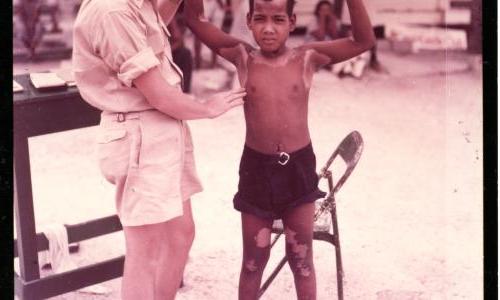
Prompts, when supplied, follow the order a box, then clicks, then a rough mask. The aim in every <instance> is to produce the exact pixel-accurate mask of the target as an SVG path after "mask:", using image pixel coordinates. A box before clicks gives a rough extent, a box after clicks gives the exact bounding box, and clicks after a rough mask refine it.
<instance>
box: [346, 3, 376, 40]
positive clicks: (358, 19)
mask: <svg viewBox="0 0 500 300" xmlns="http://www.w3.org/2000/svg"><path fill="white" fill-rule="evenodd" d="M346 2H347V6H348V7H349V15H350V18H351V25H352V34H353V37H354V40H355V41H356V42H357V43H360V44H362V45H372V44H374V43H375V34H374V33H373V28H372V24H371V23H370V18H369V16H368V13H367V12H366V8H365V6H364V4H363V2H362V0H346Z"/></svg>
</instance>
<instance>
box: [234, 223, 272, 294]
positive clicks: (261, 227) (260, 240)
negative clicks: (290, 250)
mask: <svg viewBox="0 0 500 300" xmlns="http://www.w3.org/2000/svg"><path fill="white" fill-rule="evenodd" d="M272 224H273V221H272V220H266V219H261V218H259V217H256V216H253V215H250V214H246V213H242V214H241V225H242V233H243V262H242V265H241V273H240V284H239V296H238V299H239V300H255V299H257V294H258V292H259V288H260V282H261V280H262V273H263V272H264V267H265V266H266V264H267V261H268V259H269V253H270V251H271V248H270V243H271V226H272Z"/></svg>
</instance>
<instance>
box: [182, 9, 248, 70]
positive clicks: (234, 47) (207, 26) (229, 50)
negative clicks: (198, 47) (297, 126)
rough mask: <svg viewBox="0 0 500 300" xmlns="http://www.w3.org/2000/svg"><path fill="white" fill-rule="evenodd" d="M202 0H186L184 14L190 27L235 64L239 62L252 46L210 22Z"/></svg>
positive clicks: (209, 45) (204, 41) (217, 51)
mask: <svg viewBox="0 0 500 300" xmlns="http://www.w3.org/2000/svg"><path fill="white" fill-rule="evenodd" d="M203 11H204V7H203V1H202V0H185V4H184V16H185V18H186V24H187V25H188V27H189V29H191V31H192V32H193V33H194V34H195V35H196V36H197V37H198V38H199V39H200V40H201V41H202V42H203V43H204V44H205V45H207V46H208V47H209V48H210V49H212V51H215V52H216V53H217V54H219V55H220V56H222V57H224V58H225V59H227V60H228V61H230V62H231V63H233V64H235V65H236V64H238V61H239V59H240V58H241V55H242V51H241V49H242V47H241V45H242V44H243V45H244V46H245V47H244V49H249V48H251V46H250V45H248V44H246V43H245V42H243V41H241V40H239V39H236V38H234V37H232V36H230V35H228V34H227V33H225V32H223V31H222V30H221V29H219V28H217V26H215V25H213V24H212V23H210V22H209V21H208V20H207V19H206V18H205V15H204V12H203Z"/></svg>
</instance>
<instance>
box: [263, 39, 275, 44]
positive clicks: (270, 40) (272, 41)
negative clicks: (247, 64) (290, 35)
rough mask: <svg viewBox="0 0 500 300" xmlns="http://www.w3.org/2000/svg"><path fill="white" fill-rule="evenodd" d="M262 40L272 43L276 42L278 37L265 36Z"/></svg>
mask: <svg viewBox="0 0 500 300" xmlns="http://www.w3.org/2000/svg"><path fill="white" fill-rule="evenodd" d="M262 42H264V43H266V44H272V43H274V42H276V39H275V38H263V39H262Z"/></svg>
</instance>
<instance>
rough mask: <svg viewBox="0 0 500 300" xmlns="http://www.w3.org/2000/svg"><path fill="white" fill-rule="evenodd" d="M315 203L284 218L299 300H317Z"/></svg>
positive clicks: (299, 207)
mask: <svg viewBox="0 0 500 300" xmlns="http://www.w3.org/2000/svg"><path fill="white" fill-rule="evenodd" d="M313 219H314V203H308V204H303V205H300V206H298V207H296V208H294V209H292V210H291V211H289V212H288V213H286V214H285V215H284V216H283V225H284V226H285V235H286V255H287V258H288V264H289V265H290V269H291V270H292V272H293V277H294V280H295V289H296V291H297V299H299V300H315V299H316V274H315V271H314V264H313V250H312V241H313V224H314V221H313Z"/></svg>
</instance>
